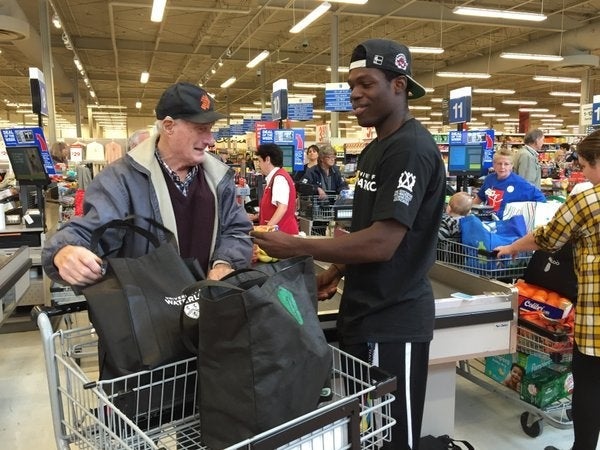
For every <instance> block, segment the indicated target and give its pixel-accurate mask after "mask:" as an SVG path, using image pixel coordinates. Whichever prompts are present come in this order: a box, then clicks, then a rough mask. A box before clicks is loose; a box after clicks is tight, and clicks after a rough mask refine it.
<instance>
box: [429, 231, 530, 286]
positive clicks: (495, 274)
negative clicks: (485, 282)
mask: <svg viewBox="0 0 600 450" xmlns="http://www.w3.org/2000/svg"><path fill="white" fill-rule="evenodd" d="M532 254H533V252H522V253H519V254H518V255H517V256H516V257H515V258H511V257H510V256H501V257H499V258H498V257H497V256H496V252H494V251H488V250H485V249H479V248H475V247H470V246H468V245H465V244H463V243H462V242H460V241H458V240H453V239H438V243H437V249H436V260H437V261H439V262H442V263H445V264H448V265H451V266H455V267H458V268H459V269H462V270H466V271H467V272H472V273H475V274H477V275H481V276H484V277H487V278H493V279H496V280H514V279H517V278H519V277H522V276H523V273H524V272H525V268H526V267H527V264H528V263H529V260H530V259H531V255H532Z"/></svg>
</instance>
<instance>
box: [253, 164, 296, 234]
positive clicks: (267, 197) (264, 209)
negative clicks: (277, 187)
mask: <svg viewBox="0 0 600 450" xmlns="http://www.w3.org/2000/svg"><path fill="white" fill-rule="evenodd" d="M277 175H281V176H283V177H284V178H285V181H287V184H288V186H289V187H290V196H289V198H288V207H287V210H286V212H285V214H284V215H283V217H282V218H281V220H280V221H279V223H278V224H277V225H278V226H279V231H283V232H285V233H288V234H298V231H299V230H298V221H297V220H296V187H295V186H294V181H293V180H292V177H290V175H289V174H288V173H287V171H286V170H285V169H282V168H279V170H278V171H277V172H275V173H274V174H273V177H272V178H271V182H270V183H269V185H268V186H267V187H266V188H265V191H264V193H263V196H262V199H261V201H260V213H259V220H258V223H259V224H260V225H266V224H267V222H268V221H269V220H270V219H271V217H273V214H275V210H276V209H277V207H276V206H275V205H274V204H273V203H272V200H273V191H272V189H273V181H275V177H276V176H277Z"/></svg>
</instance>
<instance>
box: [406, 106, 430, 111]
mask: <svg viewBox="0 0 600 450" xmlns="http://www.w3.org/2000/svg"><path fill="white" fill-rule="evenodd" d="M408 109H414V110H417V109H420V110H427V111H429V110H430V109H431V106H419V105H409V106H408Z"/></svg>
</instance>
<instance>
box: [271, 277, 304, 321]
mask: <svg viewBox="0 0 600 450" xmlns="http://www.w3.org/2000/svg"><path fill="white" fill-rule="evenodd" d="M277 298H278V299H279V302H280V303H281V304H282V305H283V307H284V308H285V309H286V310H287V312H289V313H290V314H291V316H292V317H293V318H294V319H295V320H296V322H298V324H299V325H303V324H304V319H303V318H302V314H301V313H300V310H299V309H298V305H297V304H296V299H295V298H294V294H292V293H291V292H290V291H288V290H287V289H286V288H284V287H281V286H280V287H278V288H277Z"/></svg>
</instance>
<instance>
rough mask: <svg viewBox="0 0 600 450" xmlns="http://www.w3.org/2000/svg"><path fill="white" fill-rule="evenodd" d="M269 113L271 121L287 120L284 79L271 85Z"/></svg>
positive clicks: (286, 97) (285, 83)
mask: <svg viewBox="0 0 600 450" xmlns="http://www.w3.org/2000/svg"><path fill="white" fill-rule="evenodd" d="M271 111H272V120H284V119H287V118H288V87H287V80H286V79H280V80H277V81H275V83H273V93H272V94H271Z"/></svg>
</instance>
